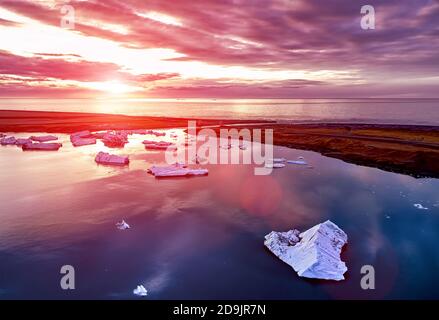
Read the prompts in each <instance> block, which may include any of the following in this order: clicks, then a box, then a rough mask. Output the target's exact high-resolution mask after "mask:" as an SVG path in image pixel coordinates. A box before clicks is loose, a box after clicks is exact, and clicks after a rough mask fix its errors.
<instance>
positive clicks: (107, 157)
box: [95, 151, 130, 166]
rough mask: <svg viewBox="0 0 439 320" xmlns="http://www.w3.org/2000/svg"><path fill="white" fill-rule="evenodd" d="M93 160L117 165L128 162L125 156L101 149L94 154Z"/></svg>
mask: <svg viewBox="0 0 439 320" xmlns="http://www.w3.org/2000/svg"><path fill="white" fill-rule="evenodd" d="M95 161H96V162H97V163H100V164H107V165H118V166H123V165H126V164H128V163H129V162H130V160H129V158H128V157H127V156H118V155H115V154H109V153H107V152H102V151H100V152H99V153H98V154H97V155H96V157H95Z"/></svg>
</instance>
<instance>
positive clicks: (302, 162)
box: [287, 160, 308, 166]
mask: <svg viewBox="0 0 439 320" xmlns="http://www.w3.org/2000/svg"><path fill="white" fill-rule="evenodd" d="M287 163H289V164H297V165H301V166H306V165H307V164H308V163H307V162H306V161H305V160H288V161H287Z"/></svg>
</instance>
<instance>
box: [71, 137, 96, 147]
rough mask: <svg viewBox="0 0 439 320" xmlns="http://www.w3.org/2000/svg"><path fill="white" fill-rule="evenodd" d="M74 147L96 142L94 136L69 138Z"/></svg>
mask: <svg viewBox="0 0 439 320" xmlns="http://www.w3.org/2000/svg"><path fill="white" fill-rule="evenodd" d="M71 141H72V145H73V146H74V147H81V146H88V145H91V144H96V138H76V139H73V140H71Z"/></svg>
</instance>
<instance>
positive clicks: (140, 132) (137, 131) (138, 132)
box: [130, 129, 148, 135]
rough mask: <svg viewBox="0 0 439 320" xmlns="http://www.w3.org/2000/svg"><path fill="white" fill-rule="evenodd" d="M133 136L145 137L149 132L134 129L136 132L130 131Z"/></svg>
mask: <svg viewBox="0 0 439 320" xmlns="http://www.w3.org/2000/svg"><path fill="white" fill-rule="evenodd" d="M130 133H131V134H141V135H145V134H148V130H146V129H134V130H130Z"/></svg>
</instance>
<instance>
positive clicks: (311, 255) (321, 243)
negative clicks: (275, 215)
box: [264, 220, 348, 281]
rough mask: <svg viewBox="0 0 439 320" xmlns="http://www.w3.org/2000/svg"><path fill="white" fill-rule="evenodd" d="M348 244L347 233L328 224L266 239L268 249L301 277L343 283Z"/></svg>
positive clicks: (268, 236) (274, 235) (326, 222)
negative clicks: (342, 251) (342, 256)
mask: <svg viewBox="0 0 439 320" xmlns="http://www.w3.org/2000/svg"><path fill="white" fill-rule="evenodd" d="M347 240H348V237H347V235H346V233H345V232H344V231H343V230H341V229H340V228H339V227H338V226H337V225H336V224H335V223H333V222H331V221H329V220H327V221H325V222H323V223H320V224H318V225H316V226H314V227H312V228H311V229H308V230H307V231H305V232H302V233H300V231H298V230H295V229H293V230H290V231H287V232H275V231H272V232H270V233H269V234H268V235H266V236H265V241H264V245H265V246H266V247H267V248H268V249H269V250H270V251H271V252H272V253H273V254H274V255H276V256H277V257H278V258H279V259H281V260H282V261H283V262H285V263H286V264H288V265H290V266H291V267H292V268H293V269H294V271H296V272H297V274H298V275H299V276H301V277H305V278H315V279H324V280H336V281H340V280H344V276H343V275H344V273H345V272H346V271H347V267H346V264H345V263H344V262H343V261H341V260H340V253H341V249H342V248H343V246H344V245H345V244H346V243H347Z"/></svg>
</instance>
